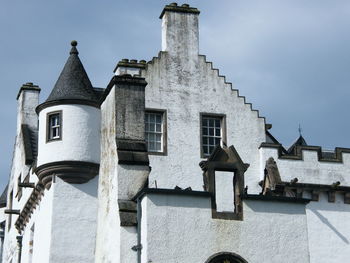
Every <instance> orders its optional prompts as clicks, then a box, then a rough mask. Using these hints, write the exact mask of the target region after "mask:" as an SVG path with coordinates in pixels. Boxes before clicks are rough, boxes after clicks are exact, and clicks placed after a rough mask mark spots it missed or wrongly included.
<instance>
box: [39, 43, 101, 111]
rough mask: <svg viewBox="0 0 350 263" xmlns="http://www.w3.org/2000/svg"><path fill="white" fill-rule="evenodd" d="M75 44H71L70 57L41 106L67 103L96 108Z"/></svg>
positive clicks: (92, 91)
mask: <svg viewBox="0 0 350 263" xmlns="http://www.w3.org/2000/svg"><path fill="white" fill-rule="evenodd" d="M77 44H78V43H77V41H72V42H71V45H72V48H71V50H70V56H69V57H68V60H67V62H66V64H65V65H64V68H63V70H62V72H61V74H60V76H59V78H58V80H57V82H56V84H55V86H54V88H53V90H52V91H51V93H50V95H49V97H48V98H47V100H46V101H45V103H43V104H46V105H47V104H50V106H51V105H52V104H55V102H63V103H64V102H67V103H68V102H69V103H77V104H88V105H92V106H96V107H98V98H97V96H96V93H95V91H94V89H93V87H92V85H91V82H90V79H89V77H88V75H87V73H86V71H85V69H84V66H83V64H82V63H81V61H80V59H79V56H78V54H79V52H78V50H77V48H76V46H77Z"/></svg>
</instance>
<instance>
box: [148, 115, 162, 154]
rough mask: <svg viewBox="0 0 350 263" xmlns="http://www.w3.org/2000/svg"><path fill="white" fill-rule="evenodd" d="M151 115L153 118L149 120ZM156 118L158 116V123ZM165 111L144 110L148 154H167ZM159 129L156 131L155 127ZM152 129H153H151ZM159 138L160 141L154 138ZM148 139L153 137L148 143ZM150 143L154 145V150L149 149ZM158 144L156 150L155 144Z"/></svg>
mask: <svg viewBox="0 0 350 263" xmlns="http://www.w3.org/2000/svg"><path fill="white" fill-rule="evenodd" d="M151 115H153V116H154V117H155V118H154V119H153V120H151ZM157 116H160V122H158V121H157V118H156V117H157ZM166 118H167V114H166V110H161V109H146V111H145V141H146V145H147V151H148V153H149V154H155V155H166V154H167V147H166V146H167V131H166V130H167V125H166V123H167V122H166ZM159 125H160V129H157V126H158V127H159ZM151 127H153V128H151ZM159 136H160V140H157V139H156V137H159ZM150 137H153V138H152V139H151V141H150ZM150 142H153V143H154V148H153V149H150V147H149V146H150V144H149V143H150ZM157 143H160V148H158V149H156V148H157V147H156V144H157Z"/></svg>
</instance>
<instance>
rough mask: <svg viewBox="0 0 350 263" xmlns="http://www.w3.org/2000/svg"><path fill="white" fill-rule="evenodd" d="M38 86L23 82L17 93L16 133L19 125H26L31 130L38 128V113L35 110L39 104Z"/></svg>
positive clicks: (18, 130)
mask: <svg viewBox="0 0 350 263" xmlns="http://www.w3.org/2000/svg"><path fill="white" fill-rule="evenodd" d="M39 94H40V88H39V86H37V85H34V84H33V83H31V82H27V83H26V84H23V85H22V87H21V88H20V90H19V91H18V94H17V101H18V108H17V134H19V133H20V132H21V126H22V125H23V124H25V125H27V126H28V127H29V128H31V129H32V130H33V131H36V130H37V129H38V115H37V114H36V112H35V108H36V106H38V104H39Z"/></svg>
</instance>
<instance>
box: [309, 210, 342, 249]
mask: <svg viewBox="0 0 350 263" xmlns="http://www.w3.org/2000/svg"><path fill="white" fill-rule="evenodd" d="M310 211H311V212H312V213H314V214H315V215H316V216H317V217H318V218H319V219H320V220H321V222H322V223H324V224H325V225H326V226H328V227H329V228H330V229H331V230H332V231H333V232H334V233H335V234H336V235H337V236H338V237H339V238H340V239H341V240H343V241H344V242H345V243H346V244H349V240H348V239H347V238H346V237H345V236H344V235H342V234H341V233H340V232H339V231H338V230H337V229H336V228H335V227H334V226H333V225H332V224H331V223H330V222H329V220H328V219H327V218H326V217H325V216H323V215H322V214H321V213H320V212H318V211H316V210H311V209H310Z"/></svg>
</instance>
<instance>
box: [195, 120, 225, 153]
mask: <svg viewBox="0 0 350 263" xmlns="http://www.w3.org/2000/svg"><path fill="white" fill-rule="evenodd" d="M224 128H225V115H220V114H201V151H202V154H201V155H202V157H203V158H204V157H208V156H209V155H210V154H211V153H212V152H213V150H214V148H215V147H216V146H217V145H222V144H223V142H225V141H226V140H225V129H224Z"/></svg>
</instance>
